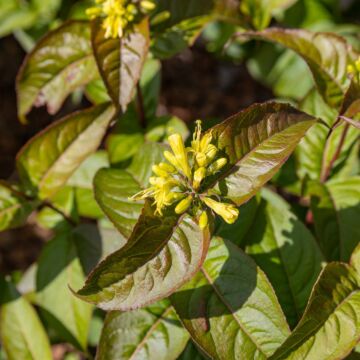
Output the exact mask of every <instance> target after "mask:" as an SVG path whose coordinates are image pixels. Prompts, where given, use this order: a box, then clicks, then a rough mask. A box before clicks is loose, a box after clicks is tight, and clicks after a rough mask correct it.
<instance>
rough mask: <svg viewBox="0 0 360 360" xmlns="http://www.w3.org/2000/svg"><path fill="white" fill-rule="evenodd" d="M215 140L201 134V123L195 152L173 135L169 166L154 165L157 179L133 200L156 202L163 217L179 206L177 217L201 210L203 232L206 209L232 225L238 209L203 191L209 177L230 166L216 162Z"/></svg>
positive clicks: (205, 221)
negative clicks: (205, 194)
mask: <svg viewBox="0 0 360 360" xmlns="http://www.w3.org/2000/svg"><path fill="white" fill-rule="evenodd" d="M212 139H213V137H212V133H211V132H207V133H206V134H205V135H202V134H201V121H197V124H196V129H195V133H194V136H193V140H192V143H191V148H187V149H186V148H185V145H184V141H183V139H182V137H181V135H180V134H173V135H170V136H169V137H168V141H169V145H170V147H171V150H172V152H171V151H165V152H164V157H165V159H166V160H167V161H168V163H166V162H161V163H159V164H157V165H154V166H153V167H152V170H153V173H154V174H155V175H156V176H153V177H151V178H150V179H149V182H150V184H151V186H150V187H149V188H148V189H145V190H143V191H141V192H139V193H138V194H136V195H134V196H133V197H132V198H131V199H133V200H140V199H147V198H152V199H153V200H154V203H153V204H154V205H155V206H156V213H158V214H160V215H163V210H164V209H165V208H166V207H168V206H171V205H176V206H175V209H174V211H175V213H176V214H183V213H184V212H186V211H188V210H189V211H190V212H191V211H192V213H193V214H194V213H197V211H198V210H199V209H200V210H202V211H203V212H202V214H201V215H200V217H199V226H200V227H201V228H202V229H204V228H205V227H206V226H207V224H208V214H207V212H206V206H208V207H209V208H210V209H212V210H213V211H214V212H215V213H217V214H218V215H220V216H222V217H223V218H224V220H225V221H226V222H227V223H229V224H232V223H233V222H234V221H235V220H236V219H237V217H238V214H239V212H238V210H237V209H236V207H235V206H233V205H231V204H225V203H221V202H217V201H215V200H213V199H211V198H210V197H207V196H204V194H203V193H200V191H199V190H200V188H201V185H202V184H203V183H204V181H205V180H206V176H211V175H213V174H215V173H216V172H218V171H220V170H221V169H222V168H223V167H224V166H225V165H226V164H227V159H226V158H220V159H217V160H216V159H215V158H216V155H217V154H218V152H219V151H218V149H217V147H216V146H215V145H214V144H211V141H212ZM198 192H199V193H198Z"/></svg>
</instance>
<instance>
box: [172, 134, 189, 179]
mask: <svg viewBox="0 0 360 360" xmlns="http://www.w3.org/2000/svg"><path fill="white" fill-rule="evenodd" d="M168 141H169V144H170V147H171V149H172V151H173V153H174V155H175V159H176V162H177V163H178V168H180V170H182V172H183V173H184V175H185V176H186V177H187V178H188V179H190V178H191V169H190V166H189V162H188V157H187V152H186V149H185V145H184V141H183V139H182V137H181V135H180V134H173V135H170V136H169V138H168Z"/></svg>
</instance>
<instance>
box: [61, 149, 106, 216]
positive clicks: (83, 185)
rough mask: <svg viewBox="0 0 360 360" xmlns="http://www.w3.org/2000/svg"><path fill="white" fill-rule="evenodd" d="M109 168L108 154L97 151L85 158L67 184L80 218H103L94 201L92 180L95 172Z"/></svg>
mask: <svg viewBox="0 0 360 360" xmlns="http://www.w3.org/2000/svg"><path fill="white" fill-rule="evenodd" d="M105 167H109V159H108V154H107V152H106V151H104V150H99V151H97V152H96V153H95V154H93V155H91V156H90V157H89V158H87V159H86V160H85V161H84V162H83V163H82V164H81V165H80V167H79V168H78V169H77V170H76V171H75V173H74V174H73V175H72V176H71V178H70V179H69V181H68V182H67V185H68V186H72V187H73V188H74V192H75V201H76V209H77V211H78V213H79V215H80V216H85V217H90V218H95V219H97V218H101V217H103V216H104V214H103V212H102V211H101V209H100V208H99V205H98V204H97V202H96V201H95V196H94V188H93V180H94V177H95V174H96V173H97V171H98V170H99V169H101V168H105Z"/></svg>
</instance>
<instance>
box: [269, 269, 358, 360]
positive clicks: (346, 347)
mask: <svg viewBox="0 0 360 360" xmlns="http://www.w3.org/2000/svg"><path fill="white" fill-rule="evenodd" d="M359 311H360V277H359V274H357V273H356V272H355V270H354V269H353V268H352V267H350V266H348V265H346V264H342V263H332V264H329V265H327V266H326V268H325V269H324V270H323V272H322V273H321V275H320V277H319V279H318V281H317V283H316V285H315V287H314V289H313V291H312V294H311V297H310V300H309V304H308V306H307V308H306V311H305V314H304V316H303V317H302V319H301V321H300V323H299V325H298V326H297V327H296V328H295V330H294V331H293V333H292V334H291V335H290V336H289V338H288V339H287V340H286V341H285V343H284V344H283V345H282V346H281V347H280V348H279V349H278V350H277V351H276V353H275V354H274V355H273V356H272V357H271V358H270V359H272V360H275V359H276V360H277V359H279V360H280V359H296V360H300V359H306V360H312V359H314V360H317V359H329V360H332V359H333V360H335V359H343V358H344V357H345V356H346V355H347V354H348V353H350V351H351V349H352V348H353V347H354V346H355V345H356V343H357V342H358V340H359V338H360V322H359V317H358V316H357V314H359Z"/></svg>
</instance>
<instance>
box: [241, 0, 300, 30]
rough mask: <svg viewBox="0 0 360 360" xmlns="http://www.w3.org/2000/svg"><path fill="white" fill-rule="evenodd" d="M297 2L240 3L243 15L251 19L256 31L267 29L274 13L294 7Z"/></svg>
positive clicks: (253, 0)
mask: <svg viewBox="0 0 360 360" xmlns="http://www.w3.org/2000/svg"><path fill="white" fill-rule="evenodd" d="M296 1H297V0H244V1H242V2H241V3H240V9H241V11H242V13H243V15H244V16H245V17H247V18H249V19H251V23H252V24H253V26H254V27H255V29H258V30H262V29H264V28H266V27H267V26H268V25H269V23H270V21H271V17H272V15H273V13H274V12H276V11H279V10H283V9H285V8H287V7H289V6H291V5H293V4H294V3H295V2H296Z"/></svg>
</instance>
